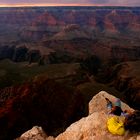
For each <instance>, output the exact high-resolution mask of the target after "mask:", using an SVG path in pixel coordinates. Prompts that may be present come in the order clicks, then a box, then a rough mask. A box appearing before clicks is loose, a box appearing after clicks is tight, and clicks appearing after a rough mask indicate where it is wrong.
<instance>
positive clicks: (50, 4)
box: [0, 3, 104, 7]
mask: <svg viewBox="0 0 140 140" xmlns="http://www.w3.org/2000/svg"><path fill="white" fill-rule="evenodd" d="M34 6H35V7H43V6H104V5H99V4H57V3H44V4H42V3H41V4H40V3H38V4H26V3H23V4H0V7H34Z"/></svg>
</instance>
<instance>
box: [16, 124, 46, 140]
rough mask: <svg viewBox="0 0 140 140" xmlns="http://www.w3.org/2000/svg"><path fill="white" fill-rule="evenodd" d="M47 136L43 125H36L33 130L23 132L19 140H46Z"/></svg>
mask: <svg viewBox="0 0 140 140" xmlns="http://www.w3.org/2000/svg"><path fill="white" fill-rule="evenodd" d="M46 137H47V135H46V134H45V132H44V131H43V130H42V128H41V127H38V126H34V127H33V128H32V129H31V130H29V131H27V132H26V133H24V134H22V135H21V137H20V138H19V139H18V138H17V140H27V139H31V140H44V139H45V138H46Z"/></svg>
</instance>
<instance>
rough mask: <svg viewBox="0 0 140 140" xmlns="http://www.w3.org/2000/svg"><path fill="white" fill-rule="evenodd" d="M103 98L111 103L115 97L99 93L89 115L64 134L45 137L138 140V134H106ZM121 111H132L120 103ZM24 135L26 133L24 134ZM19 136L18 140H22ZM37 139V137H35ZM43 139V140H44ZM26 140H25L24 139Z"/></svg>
mask: <svg viewBox="0 0 140 140" xmlns="http://www.w3.org/2000/svg"><path fill="white" fill-rule="evenodd" d="M105 97H107V98H109V99H110V100H111V101H112V102H113V101H114V99H115V97H114V96H111V95H110V94H108V93H106V92H105V91H101V92H100V93H98V94H97V95H95V96H94V97H93V99H92V100H91V101H90V103H89V115H88V116H87V117H85V118H82V119H81V120H79V121H77V122H75V123H73V124H72V125H71V126H69V127H68V128H67V129H66V131H65V132H63V133H62V134H60V135H58V136H57V137H56V138H52V137H47V138H45V139H46V140H49V139H50V138H52V139H54V140H118V139H119V140H132V139H133V140H139V139H140V134H131V132H129V133H128V132H127V133H126V134H125V135H124V136H117V135H112V134H111V133H109V132H108V130H107V127H106V122H107V118H108V115H107V111H106V101H105ZM122 108H123V109H129V110H131V111H133V109H132V108H130V107H129V106H128V105H126V104H125V103H123V102H122ZM25 134H26V133H25ZM23 136H24V134H23ZM23 136H21V137H20V138H19V140H22V137H23ZM36 137H37V135H36ZM45 139H44V140H45ZM25 140H27V139H25Z"/></svg>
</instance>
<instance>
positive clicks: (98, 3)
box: [0, 0, 140, 6]
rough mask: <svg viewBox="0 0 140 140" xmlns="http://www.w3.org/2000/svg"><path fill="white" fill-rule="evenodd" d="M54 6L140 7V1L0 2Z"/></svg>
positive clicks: (3, 0)
mask: <svg viewBox="0 0 140 140" xmlns="http://www.w3.org/2000/svg"><path fill="white" fill-rule="evenodd" d="M6 5H7V6H8V5H9V6H12V5H13V6H14V5H15V6H16V5H17V6H18V5H23V6H26V5H27V6H28V5H29V6H30V5H35V6H44V5H46V6H47V5H48V6H53V5H56V6H57V5H58V6H59V5H76V6H80V5H83V6H84V5H93V6H94V5H95V6H140V0H0V6H6Z"/></svg>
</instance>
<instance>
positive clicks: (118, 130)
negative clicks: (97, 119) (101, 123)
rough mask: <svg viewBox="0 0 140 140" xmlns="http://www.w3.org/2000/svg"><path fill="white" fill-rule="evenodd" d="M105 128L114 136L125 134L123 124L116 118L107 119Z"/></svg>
mask: <svg viewBox="0 0 140 140" xmlns="http://www.w3.org/2000/svg"><path fill="white" fill-rule="evenodd" d="M107 128H108V130H109V132H111V133H112V134H114V135H124V133H125V129H124V123H123V121H122V120H121V119H119V117H118V116H113V117H111V118H109V119H108V121H107Z"/></svg>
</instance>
